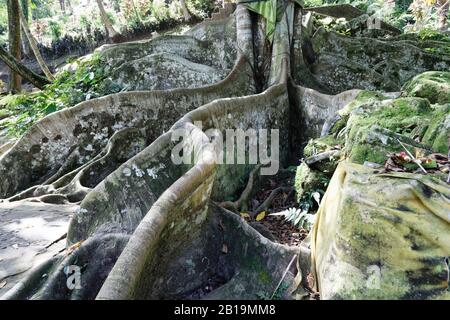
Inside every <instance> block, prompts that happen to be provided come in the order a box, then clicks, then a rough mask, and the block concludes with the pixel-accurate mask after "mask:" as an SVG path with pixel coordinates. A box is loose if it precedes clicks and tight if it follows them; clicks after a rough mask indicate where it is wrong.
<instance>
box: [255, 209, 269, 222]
mask: <svg viewBox="0 0 450 320" xmlns="http://www.w3.org/2000/svg"><path fill="white" fill-rule="evenodd" d="M265 216H266V212H265V211H261V212H260V213H258V215H257V216H256V219H255V220H256V221H261V220H262V219H264V217H265Z"/></svg>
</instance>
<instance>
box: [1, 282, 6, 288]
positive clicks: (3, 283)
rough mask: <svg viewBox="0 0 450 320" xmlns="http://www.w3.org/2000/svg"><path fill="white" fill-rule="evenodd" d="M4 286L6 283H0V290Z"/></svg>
mask: <svg viewBox="0 0 450 320" xmlns="http://www.w3.org/2000/svg"><path fill="white" fill-rule="evenodd" d="M6 284H7V282H6V281H3V282H1V283H0V289H1V288H3V287H4V286H6Z"/></svg>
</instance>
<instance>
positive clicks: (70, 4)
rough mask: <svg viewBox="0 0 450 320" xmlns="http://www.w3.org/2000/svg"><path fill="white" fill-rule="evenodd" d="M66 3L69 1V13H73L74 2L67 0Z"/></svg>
mask: <svg viewBox="0 0 450 320" xmlns="http://www.w3.org/2000/svg"><path fill="white" fill-rule="evenodd" d="M66 3H67V8H68V9H69V13H70V14H73V7H72V3H71V2H70V0H66Z"/></svg>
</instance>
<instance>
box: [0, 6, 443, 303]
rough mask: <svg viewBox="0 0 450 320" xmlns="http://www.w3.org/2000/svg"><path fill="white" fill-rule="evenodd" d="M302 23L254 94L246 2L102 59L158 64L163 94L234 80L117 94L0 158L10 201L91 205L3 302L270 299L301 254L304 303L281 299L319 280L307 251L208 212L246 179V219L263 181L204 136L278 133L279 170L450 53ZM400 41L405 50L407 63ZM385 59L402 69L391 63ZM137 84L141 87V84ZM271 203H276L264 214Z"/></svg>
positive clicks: (288, 35) (281, 39)
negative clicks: (334, 125) (74, 277)
mask: <svg viewBox="0 0 450 320" xmlns="http://www.w3.org/2000/svg"><path fill="white" fill-rule="evenodd" d="M301 18H302V13H301V11H299V10H298V9H295V10H294V5H293V4H292V3H290V4H289V5H288V6H287V9H286V14H285V16H284V18H283V20H282V22H280V23H279V24H277V27H276V31H275V36H274V42H273V44H272V55H271V62H270V68H269V72H268V75H267V77H266V78H267V79H266V80H267V81H266V84H267V88H266V90H265V91H263V92H262V93H258V94H257V93H256V90H255V88H256V87H257V85H256V84H255V81H254V73H255V70H258V68H255V66H254V65H253V63H254V62H255V63H258V59H260V57H258V55H256V56H254V52H256V51H257V50H255V51H254V50H253V48H254V43H253V34H254V33H255V30H256V29H258V28H256V29H255V26H253V25H252V20H251V16H250V13H249V12H248V11H247V10H246V8H245V6H244V5H238V7H237V10H236V13H235V15H234V16H233V17H232V18H230V19H227V20H225V21H223V22H221V23H211V22H208V23H204V24H202V25H200V26H198V27H196V28H194V29H193V30H192V31H191V32H190V33H189V34H186V35H183V36H166V37H161V38H157V39H155V40H152V41H149V42H139V43H133V44H120V45H116V46H106V47H104V48H102V49H101V50H100V53H101V54H102V55H103V57H104V58H105V59H106V61H109V63H110V65H111V66H119V68H118V69H117V71H115V73H114V72H112V74H114V77H115V78H117V79H118V80H120V79H121V78H122V75H124V74H125V73H127V72H128V71H130V72H131V73H135V72H136V71H137V70H138V69H139V68H145V65H146V64H147V63H148V65H149V66H151V68H150V69H149V75H148V79H152V77H159V78H158V79H162V77H164V76H165V75H167V77H168V80H167V81H162V82H161V84H160V85H161V88H164V89H166V88H169V87H170V88H173V87H177V86H178V85H179V84H180V83H182V82H186V81H187V80H186V79H184V78H183V79H181V78H178V75H179V74H180V73H178V71H180V70H196V71H195V72H194V73H197V71H199V72H198V74H196V75H195V76H193V79H194V80H193V83H194V85H193V86H197V85H198V84H200V85H203V84H204V83H205V82H208V81H209V80H208V79H207V78H202V77H203V75H204V74H205V73H209V72H212V71H213V69H214V70H216V71H217V70H218V77H220V75H223V74H224V73H226V71H227V70H229V69H230V68H231V67H232V66H233V65H234V67H233V69H232V71H231V72H230V73H229V74H228V76H227V77H226V78H225V79H224V80H222V81H220V82H218V83H216V84H211V85H208V86H205V87H199V88H191V89H170V90H164V91H158V90H155V91H136V92H128V93H119V94H114V95H110V96H107V97H103V98H99V99H94V100H91V101H87V102H83V103H81V104H79V105H78V106H75V107H73V108H70V109H67V110H62V111H59V112H57V113H55V114H52V115H49V116H48V117H46V118H44V119H43V120H42V121H40V122H38V123H37V124H36V125H34V126H33V127H32V128H31V129H30V130H29V131H28V132H27V133H26V134H25V135H24V136H23V137H22V138H21V139H20V140H19V141H18V142H17V143H16V144H15V145H14V146H13V147H12V148H11V149H9V150H8V151H6V152H5V153H4V154H3V155H1V156H0V176H2V180H1V181H0V197H3V198H9V199H8V200H9V201H15V200H18V199H29V198H34V199H35V200H39V201H52V202H58V203H59V202H66V201H69V202H78V201H81V203H80V205H79V208H78V210H77V211H76V212H75V213H74V215H73V217H72V219H71V222H70V226H69V230H68V233H67V247H68V248H70V250H69V251H67V252H64V253H61V254H60V255H57V256H55V257H54V258H52V259H51V260H49V261H47V262H46V263H44V264H43V265H41V266H38V267H37V268H36V269H35V270H34V271H33V272H31V273H30V274H29V276H28V277H27V278H25V279H23V280H22V281H21V282H19V283H18V284H17V285H16V287H14V288H13V289H12V290H11V291H9V292H8V293H7V294H6V295H5V296H4V297H3V298H21V299H23V298H34V299H50V298H58V299H80V298H81V299H94V298H97V299H118V298H120V299H134V298H224V299H226V298H233V299H239V298H253V299H256V298H263V297H266V296H269V297H270V295H272V293H273V291H274V290H275V288H276V286H277V284H278V283H279V281H280V279H281V278H282V277H283V274H284V272H285V270H286V268H287V266H288V264H289V262H290V261H291V259H292V257H293V256H294V255H297V256H298V265H297V268H295V267H293V268H292V269H291V270H289V272H288V275H287V277H286V279H285V281H286V283H288V284H290V285H291V289H296V291H295V292H294V291H292V290H289V291H287V292H285V294H284V297H286V298H289V297H292V294H293V296H294V297H298V294H299V293H298V292H299V288H298V286H301V287H306V286H307V281H306V275H307V274H308V273H309V272H310V270H311V266H310V263H311V262H310V252H309V250H308V249H307V248H303V247H301V248H293V247H287V246H282V245H279V244H275V243H273V242H271V241H270V240H268V239H267V238H265V237H263V236H262V235H260V234H259V233H258V232H256V231H255V230H254V229H253V228H252V227H251V226H250V225H248V224H246V222H245V221H244V220H243V219H241V218H240V217H239V216H238V215H236V214H232V213H230V212H229V211H227V210H226V209H224V208H222V207H220V206H217V205H216V204H215V203H214V202H211V199H214V200H215V201H217V202H222V204H224V199H225V198H227V197H235V196H236V193H237V192H238V191H239V190H242V187H241V185H240V181H242V180H243V181H245V179H248V183H247V187H246V188H245V190H244V193H243V194H242V195H241V197H240V198H239V199H238V200H237V201H236V202H233V203H228V204H227V203H225V204H224V206H227V207H230V208H231V209H233V210H237V209H242V208H243V207H245V202H246V198H248V195H249V194H250V193H251V191H252V187H251V186H252V185H253V184H254V181H253V180H254V179H255V175H256V172H257V171H258V169H257V167H256V165H250V164H247V165H245V164H244V165H235V164H221V162H220V161H218V160H219V159H218V158H217V154H218V153H217V152H215V151H218V150H223V145H221V144H220V143H219V141H218V140H213V141H212V142H211V141H210V139H209V137H208V136H207V135H206V134H205V132H204V131H206V130H208V129H215V130H218V132H220V133H222V135H223V134H224V133H225V131H226V130H227V129H230V128H239V129H243V130H244V131H245V130H247V129H250V128H251V129H255V130H258V129H279V130H280V132H279V141H280V159H279V162H280V164H281V165H284V164H286V163H287V160H288V158H289V155H290V152H295V150H301V147H299V146H301V145H302V144H303V143H305V142H306V141H307V139H308V138H309V137H313V136H318V135H320V133H321V131H322V128H323V126H324V125H325V123H327V122H330V121H332V119H333V118H334V117H335V116H336V112H337V110H339V109H340V108H341V107H343V106H344V105H345V104H347V103H348V102H349V101H351V100H352V99H353V98H354V97H355V96H356V95H357V94H358V92H359V91H358V90H351V91H345V90H347V89H353V88H361V89H367V88H368V89H377V88H381V89H389V90H398V88H399V84H401V83H403V82H404V81H406V78H407V77H408V76H409V75H413V74H415V73H418V72H421V71H424V70H428V69H433V68H437V69H438V70H439V68H448V58H447V57H443V58H442V59H437V58H436V57H434V56H432V55H430V54H428V53H426V52H424V51H423V50H421V49H420V48H419V47H418V46H415V45H412V44H411V43H409V42H408V43H406V44H405V43H403V42H401V41H398V42H396V41H393V42H388V41H381V40H376V41H374V40H372V39H366V38H355V39H353V38H349V39H347V38H345V37H342V36H340V35H337V34H335V33H332V32H326V31H324V30H318V31H317V32H315V33H313V32H312V29H311V25H312V24H311V20H309V21H310V22H309V25H302V21H303V19H301ZM258 21H259V22H261V20H258ZM305 23H306V22H305ZM299 30H300V31H299ZM303 31H304V32H303ZM215 38H218V39H219V40H218V41H214V39H215ZM255 45H256V46H259V47H262V46H261V45H260V44H255ZM361 45H363V48H365V49H366V50H367V52H368V53H366V52H364V51H361V50H359V51H358V50H357V51H356V52H355V51H354V49H355V48H356V47H358V46H361ZM405 45H406V46H407V47H408V48H409V49H410V50H408V51H407V52H408V55H407V56H406V57H401V56H400V55H399V54H400V52H401V54H402V55H403V54H404V53H405V47H404V46H405ZM333 50H337V51H333ZM352 50H353V51H352ZM163 52H165V53H167V54H168V56H167V57H168V58H167V59H168V60H167V61H172V62H173V61H176V62H177V63H176V65H177V66H178V67H176V68H177V70H178V71H177V70H175V71H174V72H173V74H175V75H176V76H174V77H172V78H171V73H170V72H169V73H167V71H168V70H169V69H168V66H170V65H171V64H172V63H169V64H167V63H162V64H161V65H162V67H161V65H158V64H155V63H154V62H155V61H156V60H158V59H159V58H161V56H162V55H161V53H163ZM350 52H353V54H349V53H350ZM369 53H370V54H369ZM409 53H410V54H409ZM174 55H176V57H175V56H174ZM371 57H374V58H373V59H372V58H371ZM125 58H131V59H132V60H133V63H128V62H126V61H124V59H125ZM390 59H392V61H396V63H397V64H396V67H395V68H396V70H397V71H402V70H404V72H398V74H397V73H395V72H393V71H392V69H393V67H392V66H390V65H388V64H386V63H382V62H383V61H389V60H390ZM436 60H438V61H436ZM235 61H236V62H235ZM234 62H235V63H234ZM259 62H261V61H259ZM363 62H366V64H364V63H363ZM419 62H420V63H419ZM140 63H142V64H140ZM233 63H234V64H233ZM154 67H156V69H155V68H154ZM211 68H212V69H211ZM395 68H394V69H395ZM155 70H157V71H155ZM137 73H138V72H137ZM189 73H190V72H189ZM138 77H140V78H139V79H138V80H136V79H137V78H135V79H134V80H133V81H137V83H138V85H142V86H144V83H145V81H146V80H145V75H142V74H139V75H138ZM216 78H217V77H215V76H214V77H211V78H209V79H210V80H211V79H213V80H212V81H215V79H216ZM153 79H154V78H153ZM180 79H181V80H180ZM141 80H142V81H141ZM123 84H125V81H124V82H123ZM298 84H302V85H308V86H310V85H311V87H312V88H314V89H317V90H319V91H322V92H318V91H317V90H313V89H308V88H305V87H302V86H298ZM189 85H190V84H188V86H189ZM258 87H261V85H260V84H258ZM155 88H156V87H155ZM343 91H345V92H343ZM327 93H339V94H337V95H334V96H333V95H329V94H327ZM178 119H179V120H178ZM177 120H178V121H177ZM178 130H182V131H183V132H185V133H188V135H187V137H186V138H185V139H182V141H181V142H180V141H179V139H178V140H177V139H174V135H175V133H177V132H179V131H178ZM180 146H181V147H183V148H184V147H186V148H187V149H186V150H193V152H192V155H193V158H194V161H191V162H183V163H181V164H177V163H175V162H174V161H173V159H172V157H173V155H174V154H173V151H174V149H177V148H179V147H180ZM188 155H191V154H190V153H188ZM259 170H262V168H259ZM249 172H250V176H249ZM272 198H273V196H272ZM269 203H270V197H269V199H267V201H265V203H264V204H263V205H264V207H267V206H268V205H269ZM69 265H76V266H79V267H81V268H82V270H83V271H82V281H84V283H85V285H83V287H82V288H81V289H76V290H69V289H68V288H67V286H66V275H65V273H64V270H65V267H67V266H69ZM44 274H47V276H46V277H45V276H44V277H43V275H44ZM294 277H295V278H296V281H294V280H293V279H294ZM211 283H214V285H210V284H211ZM205 287H208V288H209V289H207V290H205V289H204V288H205ZM300 291H301V290H300ZM291 293H292V294H291Z"/></svg>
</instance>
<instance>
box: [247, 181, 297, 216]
mask: <svg viewBox="0 0 450 320" xmlns="http://www.w3.org/2000/svg"><path fill="white" fill-rule="evenodd" d="M291 190H292V187H278V188H276V189H274V190H272V192H271V193H270V195H269V196H268V197H267V199H266V200H264V202H263V203H262V204H261V205H260V206H259V207H258V208H257V209H256V210H255V211H254V214H253V215H256V214H258V213H260V212H262V211H266V210H267V209H268V208H269V207H270V205H271V204H272V201H273V199H275V197H276V196H277V195H278V194H279V193H280V192H290V191H291Z"/></svg>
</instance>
